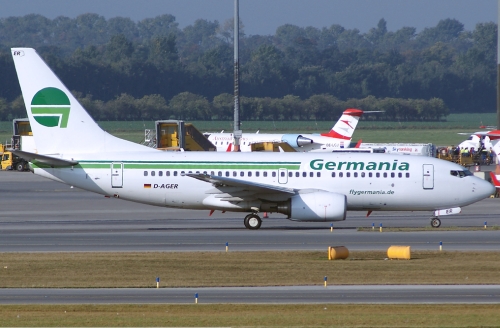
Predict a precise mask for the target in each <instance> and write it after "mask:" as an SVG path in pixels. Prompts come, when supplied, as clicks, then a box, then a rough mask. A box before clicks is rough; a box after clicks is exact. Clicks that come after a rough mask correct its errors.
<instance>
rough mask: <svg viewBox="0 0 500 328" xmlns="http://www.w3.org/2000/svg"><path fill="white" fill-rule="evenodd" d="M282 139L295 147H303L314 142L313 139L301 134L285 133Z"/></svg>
mask: <svg viewBox="0 0 500 328" xmlns="http://www.w3.org/2000/svg"><path fill="white" fill-rule="evenodd" d="M281 141H282V142H286V143H287V144H289V145H290V146H292V147H294V148H297V147H302V146H305V145H309V144H312V143H313V141H312V140H311V139H309V138H305V137H303V136H301V135H300V134H284V135H283V136H282V137H281Z"/></svg>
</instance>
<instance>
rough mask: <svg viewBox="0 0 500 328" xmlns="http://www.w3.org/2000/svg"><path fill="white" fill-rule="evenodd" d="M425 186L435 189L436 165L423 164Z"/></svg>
mask: <svg viewBox="0 0 500 328" xmlns="http://www.w3.org/2000/svg"><path fill="white" fill-rule="evenodd" d="M423 170H424V172H423V179H424V180H423V187H424V189H434V165H432V164H424V165H423Z"/></svg>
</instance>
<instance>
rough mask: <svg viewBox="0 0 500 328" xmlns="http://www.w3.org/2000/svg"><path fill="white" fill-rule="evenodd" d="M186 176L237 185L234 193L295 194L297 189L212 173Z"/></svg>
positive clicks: (221, 183)
mask: <svg viewBox="0 0 500 328" xmlns="http://www.w3.org/2000/svg"><path fill="white" fill-rule="evenodd" d="M186 176H188V177H191V178H195V179H198V180H201V181H205V182H208V183H212V184H213V185H214V186H216V187H236V188H234V189H232V193H239V192H242V191H250V192H252V194H255V193H265V194H269V193H275V194H276V193H278V194H291V195H293V194H295V193H296V192H297V191H296V190H295V189H292V188H285V187H279V186H272V185H268V184H263V183H256V182H250V181H243V180H239V179H235V178H228V177H220V176H216V175H210V174H202V173H186Z"/></svg>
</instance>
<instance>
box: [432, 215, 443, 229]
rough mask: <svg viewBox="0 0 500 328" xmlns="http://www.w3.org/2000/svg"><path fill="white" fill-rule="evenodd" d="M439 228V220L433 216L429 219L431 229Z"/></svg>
mask: <svg viewBox="0 0 500 328" xmlns="http://www.w3.org/2000/svg"><path fill="white" fill-rule="evenodd" d="M440 226H441V220H440V219H439V218H437V217H435V216H433V217H431V227H433V228H439V227H440Z"/></svg>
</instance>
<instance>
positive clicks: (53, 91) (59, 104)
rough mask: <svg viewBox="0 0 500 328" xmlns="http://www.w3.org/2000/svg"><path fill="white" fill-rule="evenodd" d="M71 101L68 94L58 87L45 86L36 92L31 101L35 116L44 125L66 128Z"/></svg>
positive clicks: (32, 111)
mask: <svg viewBox="0 0 500 328" xmlns="http://www.w3.org/2000/svg"><path fill="white" fill-rule="evenodd" d="M69 110H70V102H69V98H68V96H66V94H65V93H64V92H63V91H61V90H59V89H57V88H45V89H42V90H40V91H38V92H37V93H36V95H35V96H34V97H33V100H32V101H31V113H32V114H33V118H34V119H35V120H36V121H37V122H38V123H40V124H41V125H43V126H46V127H49V128H52V127H56V126H58V127H60V128H66V127H67V126H68V118H69Z"/></svg>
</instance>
